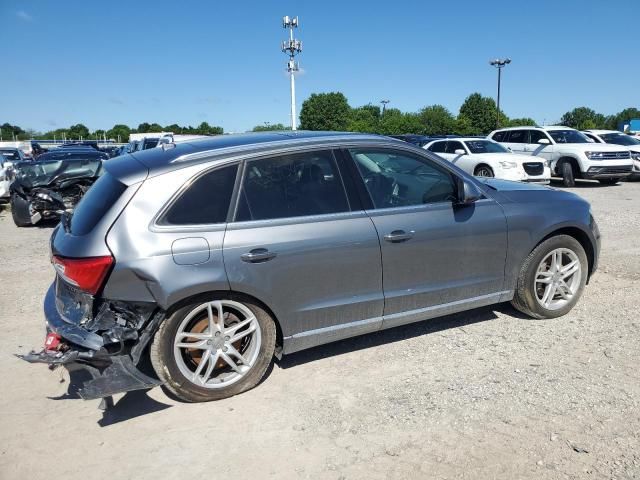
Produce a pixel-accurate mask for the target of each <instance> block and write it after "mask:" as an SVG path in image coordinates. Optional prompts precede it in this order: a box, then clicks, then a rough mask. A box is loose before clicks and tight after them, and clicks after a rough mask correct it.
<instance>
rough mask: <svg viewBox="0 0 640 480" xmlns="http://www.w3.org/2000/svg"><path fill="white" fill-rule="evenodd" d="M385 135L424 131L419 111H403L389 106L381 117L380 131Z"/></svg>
mask: <svg viewBox="0 0 640 480" xmlns="http://www.w3.org/2000/svg"><path fill="white" fill-rule="evenodd" d="M378 133H381V134H383V135H402V134H405V133H416V134H420V133H422V122H421V121H420V115H418V114H417V113H403V112H401V111H400V110H399V109H397V108H387V109H386V110H385V112H384V115H382V116H381V117H380V131H379V132H378Z"/></svg>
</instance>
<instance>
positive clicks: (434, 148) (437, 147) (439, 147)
mask: <svg viewBox="0 0 640 480" xmlns="http://www.w3.org/2000/svg"><path fill="white" fill-rule="evenodd" d="M446 146H447V142H436V143H434V144H433V145H431V146H430V147H429V151H430V152H433V153H444V151H445V148H446Z"/></svg>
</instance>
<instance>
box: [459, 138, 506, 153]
mask: <svg viewBox="0 0 640 480" xmlns="http://www.w3.org/2000/svg"><path fill="white" fill-rule="evenodd" d="M464 143H466V144H467V147H468V148H469V151H470V152H471V153H510V152H509V150H507V149H506V148H505V147H503V146H502V145H500V144H499V143H495V142H490V141H488V140H473V141H471V140H468V141H466V142H464Z"/></svg>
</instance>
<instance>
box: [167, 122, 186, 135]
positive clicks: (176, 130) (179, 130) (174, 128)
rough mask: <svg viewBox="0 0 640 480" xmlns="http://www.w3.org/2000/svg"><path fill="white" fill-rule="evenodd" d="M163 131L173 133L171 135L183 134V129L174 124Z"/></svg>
mask: <svg viewBox="0 0 640 480" xmlns="http://www.w3.org/2000/svg"><path fill="white" fill-rule="evenodd" d="M162 130H163V131H165V132H171V133H175V134H179V133H182V130H183V129H182V127H181V126H180V125H178V124H177V123H172V124H171V125H167V126H166V127H164V128H163V129H162Z"/></svg>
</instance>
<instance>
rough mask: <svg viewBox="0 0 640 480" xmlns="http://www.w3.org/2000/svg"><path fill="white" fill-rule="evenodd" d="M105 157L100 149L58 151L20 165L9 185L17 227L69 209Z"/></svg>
mask: <svg viewBox="0 0 640 480" xmlns="http://www.w3.org/2000/svg"><path fill="white" fill-rule="evenodd" d="M105 157H106V155H105V154H103V153H99V152H96V153H95V154H92V153H89V152H81V153H80V152H78V153H76V152H73V153H71V152H57V153H56V154H55V155H51V154H44V155H41V157H40V158H39V159H38V160H37V161H35V162H26V163H22V164H20V165H19V167H18V168H17V169H16V172H15V180H14V181H13V183H12V184H11V186H10V187H9V191H10V195H11V200H10V201H11V214H12V216H13V221H14V223H15V224H16V226H18V227H26V226H29V225H36V224H37V223H38V222H40V221H42V220H50V219H58V218H60V216H61V215H62V214H63V213H64V212H72V211H73V209H74V207H75V206H76V204H77V203H78V202H79V201H80V199H81V198H82V197H83V196H84V194H85V193H86V192H87V190H89V188H90V187H91V185H93V183H94V182H95V181H96V180H97V178H98V177H99V176H100V175H101V173H102V160H103V159H104V158H105Z"/></svg>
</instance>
